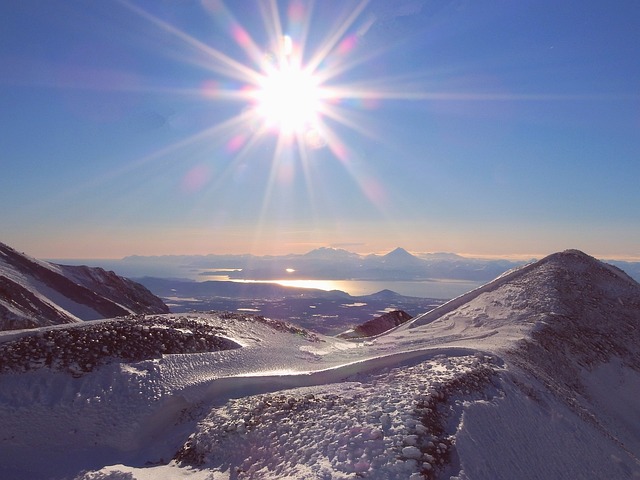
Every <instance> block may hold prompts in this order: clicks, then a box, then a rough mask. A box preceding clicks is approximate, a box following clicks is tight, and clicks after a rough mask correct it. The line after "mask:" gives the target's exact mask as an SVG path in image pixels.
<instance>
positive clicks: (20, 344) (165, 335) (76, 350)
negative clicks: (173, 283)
mask: <svg viewBox="0 0 640 480" xmlns="http://www.w3.org/2000/svg"><path fill="white" fill-rule="evenodd" d="M234 348H240V345H239V344H238V343H236V342H234V341H232V340H230V339H228V338H225V330H224V328H223V327H221V326H219V325H210V324H208V323H206V322H204V321H201V320H200V321H199V320H198V319H193V318H189V317H170V316H168V317H160V316H156V317H127V318H120V319H114V320H109V321H104V322H96V323H91V322H87V323H86V324H82V325H80V326H76V327H75V328H65V329H60V328H58V329H51V330H43V331H38V332H35V333H33V334H30V335H25V336H23V337H20V338H18V339H16V340H11V341H7V342H4V343H0V373H10V372H16V373H17V372H27V371H32V370H37V369H40V368H44V367H48V368H50V369H52V370H61V371H65V372H68V373H71V374H72V375H74V376H78V375H82V374H85V373H88V372H91V371H93V370H94V369H95V368H97V367H99V366H101V365H105V364H107V363H109V362H114V361H120V362H139V361H142V360H149V359H153V358H161V357H162V355H167V354H180V353H198V352H215V351H219V350H230V349H234Z"/></svg>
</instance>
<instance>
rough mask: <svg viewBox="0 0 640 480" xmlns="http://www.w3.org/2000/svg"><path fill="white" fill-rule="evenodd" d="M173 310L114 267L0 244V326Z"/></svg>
mask: <svg viewBox="0 0 640 480" xmlns="http://www.w3.org/2000/svg"><path fill="white" fill-rule="evenodd" d="M168 312H169V309H168V308H167V306H166V305H165V304H164V303H163V302H162V300H160V299H159V298H158V297H156V296H155V295H153V294H152V293H151V292H150V291H149V290H147V289H146V288H145V287H143V286H142V285H140V284H138V283H136V282H133V281H131V280H129V279H127V278H123V277H119V276H118V275H116V274H115V273H113V272H107V271H105V270H103V269H102V268H91V267H85V266H67V265H57V264H54V263H49V262H43V261H41V260H36V259H35V258H31V257H29V256H27V255H24V254H22V253H19V252H17V251H16V250H14V249H13V248H11V247H8V246H7V245H4V244H2V243H0V330H17V329H21V328H34V327H42V326H46V325H57V324H64V323H75V322H80V321H82V320H95V319H99V318H110V317H115V316H118V315H129V314H133V313H168Z"/></svg>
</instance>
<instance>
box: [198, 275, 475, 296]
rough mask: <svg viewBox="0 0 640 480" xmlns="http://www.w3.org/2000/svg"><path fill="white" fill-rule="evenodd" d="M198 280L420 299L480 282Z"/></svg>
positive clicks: (462, 290)
mask: <svg viewBox="0 0 640 480" xmlns="http://www.w3.org/2000/svg"><path fill="white" fill-rule="evenodd" d="M198 280H199V281H205V280H224V281H233V282H242V283H277V284H279V285H284V286H287V287H297V288H317V289H320V290H325V291H330V290H341V291H343V292H347V293H349V294H350V295H353V296H360V295H370V294H372V293H376V292H379V291H381V290H385V289H388V290H392V291H394V292H396V293H399V294H401V295H406V296H409V297H423V298H443V299H449V298H454V297H457V296H459V295H462V294H463V293H466V292H468V291H469V290H473V289H474V288H476V287H478V286H480V285H481V282H471V281H464V280H447V279H440V280H420V281H383V280H311V279H307V280H291V279H274V280H247V279H230V278H229V277H228V276H226V275H202V276H200V277H199V278H198Z"/></svg>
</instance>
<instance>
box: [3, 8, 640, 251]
mask: <svg viewBox="0 0 640 480" xmlns="http://www.w3.org/2000/svg"><path fill="white" fill-rule="evenodd" d="M638 45H640V5H639V4H638V2H636V1H632V0H628V1H624V0H621V1H617V2H605V1H564V2H557V1H547V0H536V1H528V0H524V1H518V2H515V1H506V0H505V1H490V2H473V1H466V0H455V1H444V0H442V1H440V0H434V1H426V0H425V1H421V0H407V1H394V2H388V1H381V0H379V1H371V2H360V1H340V2H338V1H317V2H315V3H313V2H302V1H290V2H287V1H282V2H276V1H273V2H269V1H264V2H251V1H244V0H241V1H233V2H232V1H228V2H226V3H225V2H221V1H214V0H211V1H209V0H203V1H202V2H196V1H180V2H178V1H175V2H172V1H162V2H159V1H145V2H142V1H139V2H116V1H103V2H86V1H76V0H47V1H44V0H40V1H33V0H24V1H20V2H8V1H5V2H0V62H1V64H2V66H3V67H2V69H1V70H0V125H2V128H1V129H0V168H1V171H2V175H0V202H1V204H2V206H3V208H2V209H0V225H1V227H0V229H1V236H0V241H2V242H5V243H8V244H9V245H11V246H14V247H15V248H18V249H20V250H23V251H25V252H27V253H30V254H32V255H35V256H39V257H44V258H65V257H66V258H108V257H120V256H124V255H129V254H143V255H144V254H149V255H154V254H188V253H203V254H206V253H247V252H251V253H256V254H283V253H304V252H306V251H309V250H311V249H313V248H316V247H321V246H336V247H341V248H346V249H348V250H351V251H355V252H359V253H367V252H384V251H389V250H391V249H393V248H394V247H396V246H403V247H404V248H406V249H408V250H410V251H415V252H430V251H431V252H432V251H452V252H459V253H467V254H475V255H495V256H520V255H522V256H531V255H541V254H546V253H551V252H553V251H557V250H563V249H565V248H580V249H583V250H584V251H586V252H587V253H590V254H592V255H597V256H601V257H608V258H612V257H627V258H628V257H634V258H640V209H639V207H640V188H638V185H639V179H640V52H639V47H638ZM282 65H286V66H287V68H290V69H295V68H299V69H300V70H301V71H304V72H305V75H306V74H308V75H309V77H310V78H312V82H314V83H313V88H314V90H313V92H314V93H313V95H310V94H309V95H307V94H304V95H301V96H299V97H298V96H297V95H296V92H295V91H294V90H295V88H296V87H295V86H292V84H288V86H287V87H286V88H285V89H284V90H285V92H286V94H285V98H280V97H279V96H275V95H274V94H273V93H264V92H265V91H266V88H265V87H264V86H263V85H264V82H265V79H267V80H268V79H269V78H273V77H272V76H273V74H274V72H276V73H277V72H280V71H281V70H282V68H283V67H282ZM294 67H295V68H294ZM305 69H306V70H305ZM287 71H288V70H287ZM296 71H297V70H296ZM318 92H320V93H318ZM289 93H290V94H289ZM261 95H262V96H261ZM265 95H271V96H272V97H273V98H271V97H270V98H269V102H270V103H269V105H271V106H270V107H268V108H270V109H271V111H270V112H269V113H265V109H266V108H267V107H264V103H261V102H264V101H263V100H259V99H263V98H264V96H265ZM278 95H281V94H280V93H279V94H278ZM316 95H317V96H318V101H317V102H316V103H314V104H313V105H314V106H313V107H310V109H312V110H313V112H311V113H310V114H309V115H310V116H309V117H304V118H302V119H300V118H298V117H299V116H300V115H303V114H300V113H299V110H300V109H301V105H303V104H306V98H307V97H310V96H314V98H315V96H316ZM292 99H293V100H292ZM280 105H281V107H280ZM274 112H275V113H274ZM282 112H294V113H295V112H297V113H296V114H297V115H298V117H296V120H295V122H298V123H300V125H298V124H296V125H295V126H288V127H287V128H284V125H285V122H287V121H290V120H283V118H281V117H280V115H283V113H282ZM307 114H308V113H307V111H306V110H304V115H307ZM274 115H275V116H276V118H275V120H274V118H273V117H274ZM287 125H289V124H287Z"/></svg>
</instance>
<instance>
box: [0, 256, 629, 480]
mask: <svg viewBox="0 0 640 480" xmlns="http://www.w3.org/2000/svg"><path fill="white" fill-rule="evenodd" d="M136 322H139V324H137V323H136ZM54 330H55V332H54ZM81 330H83V331H82V332H81ZM65 332H66V333H65ZM207 332H208V333H207ZM207 335H210V336H212V338H211V342H209V343H207V338H208V336H207ZM68 336H73V337H74V338H76V339H80V338H82V339H83V340H77V341H75V342H74V343H73V347H65V348H60V347H61V345H62V343H60V342H64V341H66V340H65V339H66V338H67V337H68ZM147 336H149V341H150V342H152V344H153V345H155V347H154V348H153V349H151V350H149V351H148V352H147V353H145V354H144V355H142V356H139V355H138V356H134V357H130V356H129V357H127V356H125V355H123V354H118V355H114V354H112V353H111V352H115V351H116V350H117V348H116V347H117V345H118V342H119V341H122V342H127V345H129V349H131V348H138V347H135V346H136V345H145V344H146V342H145V341H143V342H142V343H140V342H139V341H138V340H137V339H138V338H141V339H145V338H147ZM213 337H215V341H214V339H213ZM171 338H172V339H175V341H173V342H169V339H171ZM105 344H106V345H107V346H108V348H107V350H106V351H104V350H103V349H102V346H103V345H105ZM169 344H170V345H171V348H169ZM0 346H1V347H2V348H1V349H0V365H4V366H5V368H4V369H3V373H1V374H0V476H1V477H2V478H7V479H13V478H16V479H17V478H20V479H29V478H31V479H39V478H54V479H63V478H69V479H75V478H77V479H84V480H91V479H102V478H113V479H125V478H126V479H148V478H154V479H173V478H191V479H194V480H200V479H203V480H204V479H212V480H217V479H231V478H237V479H242V478H258V479H281V478H290V479H293V478H296V479H300V478H305V479H327V478H332V479H333V478H337V479H349V478H361V477H365V478H376V479H407V478H410V479H413V480H415V479H420V478H427V479H439V478H448V479H457V480H495V479H514V478H517V479H524V480H529V479H531V480H533V479H566V478H572V479H592V478H611V479H631V478H638V477H640V460H639V459H640V430H639V429H638V425H640V408H639V407H638V402H637V399H638V392H640V373H639V372H640V285H638V284H637V283H636V282H634V281H633V280H631V279H630V278H629V277H628V276H626V275H625V274H624V273H623V272H622V271H620V270H618V269H616V268H615V267H611V266H609V265H607V264H603V263H601V262H599V261H597V260H595V259H593V258H592V257H589V256H587V255H585V254H583V253H581V252H578V251H566V252H562V253H559V254H554V255H551V256H549V257H546V258H545V259H543V260H541V261H539V262H536V263H533V264H530V265H527V266H524V267H521V268H519V269H516V270H512V271H510V272H508V273H506V274H504V275H502V276H501V277H499V278H497V279H496V280H494V281H492V282H489V283H488V284H486V285H484V286H482V287H480V288H478V289H476V290H474V291H472V292H469V293H467V294H465V295H462V296H461V297H458V298H457V299H454V300H452V301H450V302H449V303H447V304H444V305H442V306H441V307H438V308H437V309H435V310H433V311H431V312H427V313H425V314H423V315H419V316H417V317H415V318H414V319H411V320H410V321H408V322H406V323H403V324H402V325H399V326H398V327H396V328H394V329H392V330H390V331H389V332H387V333H385V334H383V335H380V336H377V337H375V338H370V339H362V340H351V341H349V340H344V339H339V338H334V337H325V336H322V335H316V334H313V333H312V332H308V331H305V330H302V329H299V328H296V327H293V326H290V325H288V324H285V323H282V322H277V321H274V320H270V319H264V318H262V317H251V316H241V315H233V316H230V315H225V314H215V313H209V314H204V313H203V314H197V313H194V314H185V315H173V316H166V315H161V316H153V315H152V316H146V317H145V318H144V319H139V320H136V319H133V318H126V319H115V320H108V321H100V322H85V323H84V324H81V325H72V326H59V327H48V328H40V329H37V330H35V331H34V332H33V333H32V334H29V332H21V333H19V334H16V333H4V334H2V335H0ZM163 346H164V347H163ZM17 348H21V349H23V351H25V353H24V354H22V355H18V360H11V361H9V359H10V358H11V359H13V358H15V355H13V353H11V352H14V353H15V351H16V349H17ZM66 348H73V349H74V350H73V351H71V353H69V352H66ZM163 348H164V349H163ZM118 351H122V350H118ZM87 352H89V353H91V352H95V355H93V354H92V355H90V356H91V358H93V357H94V356H95V357H96V358H97V360H96V361H95V362H92V363H91V366H90V367H86V365H85V367H86V368H84V369H80V370H78V369H76V368H75V367H74V368H72V369H71V370H70V369H69V367H68V365H72V364H73V362H74V361H77V359H82V361H84V359H85V358H87V355H88V353H87ZM10 354H11V355H13V356H10ZM27 356H28V361H19V360H20V358H26V357H27ZM80 366H81V365H80Z"/></svg>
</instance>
